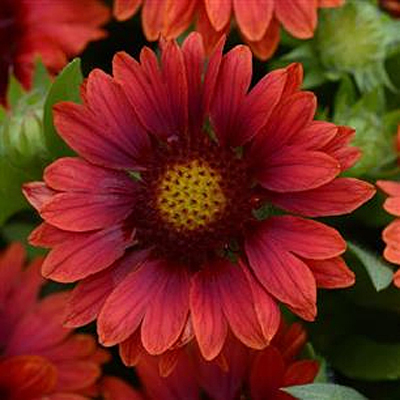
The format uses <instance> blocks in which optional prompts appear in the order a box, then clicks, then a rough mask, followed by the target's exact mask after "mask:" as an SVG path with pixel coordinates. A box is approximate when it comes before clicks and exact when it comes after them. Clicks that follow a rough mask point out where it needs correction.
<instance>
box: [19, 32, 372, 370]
mask: <svg viewBox="0 0 400 400" xmlns="http://www.w3.org/2000/svg"><path fill="white" fill-rule="evenodd" d="M203 54H204V49H203V46H202V41H201V37H200V36H199V35H198V34H192V35H190V36H189V37H188V38H187V39H186V41H185V42H184V44H183V45H182V48H179V47H178V46H177V44H176V43H175V42H166V43H164V44H163V51H162V56H161V63H159V62H158V60H157V58H156V56H155V54H154V53H153V52H152V51H150V50H149V49H147V48H145V49H144V50H143V51H142V53H141V63H140V64H139V63H138V62H137V61H135V60H134V59H132V58H131V57H130V56H128V55H127V54H125V53H119V54H117V55H116V57H115V59H114V68H113V70H114V77H111V76H108V75H106V74H105V73H103V72H101V71H99V70H95V71H93V72H92V73H91V74H90V76H89V78H88V80H87V82H86V85H85V86H84V88H83V91H84V94H83V99H84V104H83V105H78V104H74V103H61V104H58V105H57V106H56V107H55V123H56V125H57V128H58V131H59V133H60V135H61V136H62V137H63V138H64V140H65V141H66V142H67V143H68V144H69V145H70V146H71V147H72V148H73V149H74V150H75V151H76V152H77V153H78V154H79V156H80V157H77V158H62V159H59V160H58V161H56V162H54V163H53V164H52V165H50V166H49V167H48V168H47V169H46V170H45V174H44V182H33V183H30V184H28V185H26V186H25V188H24V191H25V194H26V196H27V198H28V199H29V201H30V202H31V204H32V205H33V206H34V207H35V208H36V209H37V210H38V211H39V213H40V215H41V216H42V217H43V218H44V220H45V222H44V223H43V224H42V225H41V226H40V227H38V228H37V229H36V230H35V231H34V232H33V233H32V235H31V238H30V240H31V242H32V243H33V244H35V245H41V246H45V247H50V248H51V249H52V250H51V252H50V254H49V255H48V257H47V258H46V260H45V262H44V264H43V268H42V273H43V274H44V275H45V276H46V277H49V278H51V279H54V280H57V281H60V282H76V281H80V283H79V284H78V285H77V286H76V288H75V289H74V291H73V294H72V298H71V300H70V302H69V310H70V311H69V315H68V317H67V323H68V324H69V325H70V326H80V325H83V324H86V323H88V322H90V321H92V320H94V319H95V318H98V324H97V326H98V333H99V335H100V340H101V342H102V343H103V344H105V345H106V346H111V345H114V344H117V343H120V344H121V352H122V354H123V356H124V359H125V361H126V362H127V363H129V362H130V361H129V358H130V356H129V354H130V352H131V349H132V348H133V347H134V344H135V343H136V342H137V338H138V333H140V334H139V341H140V340H141V341H142V343H143V345H144V347H145V348H146V350H147V351H148V352H149V353H151V354H160V353H163V352H165V351H166V350H168V349H169V348H171V347H173V346H175V345H176V344H177V343H179V342H180V341H182V340H183V339H182V338H183V337H184V336H185V335H186V333H185V332H188V331H189V332H190V331H191V328H193V332H194V336H195V337H196V339H197V341H198V343H199V345H200V349H201V351H202V353H203V355H204V356H205V357H206V358H207V359H212V358H214V357H216V356H217V355H218V354H219V352H220V351H221V349H222V347H223V344H224V342H225V338H226V336H227V332H228V327H230V328H231V329H232V331H233V333H234V334H235V335H236V337H238V338H239V339H240V340H241V341H242V342H243V343H245V344H246V345H248V346H250V347H254V348H258V349H261V348H264V347H265V346H266V345H267V344H268V343H269V341H270V340H271V338H272V337H273V336H274V334H275V332H276V330H277V329H278V325H279V315H280V312H279V308H278V305H277V303H278V302H283V303H284V304H286V305H287V306H288V307H289V308H290V309H291V310H292V311H293V312H295V313H296V314H298V315H299V316H301V317H302V318H305V319H307V320H313V319H314V318H315V315H316V288H317V286H318V287H324V288H337V287H345V286H349V285H351V284H352V283H353V282H354V275H353V273H352V272H351V271H350V270H349V269H348V268H347V266H346V265H345V263H344V261H343V260H342V258H341V257H340V255H341V254H342V253H343V252H344V251H345V248H346V244H345V241H344V240H343V239H342V237H341V236H340V235H339V233H338V232H337V231H336V230H334V229H332V228H330V227H328V226H326V225H324V224H322V223H320V222H316V221H313V220H311V219H309V218H307V217H316V216H325V215H339V214H344V213H348V212H351V211H352V210H354V209H355V208H357V207H358V206H359V205H361V204H362V203H364V202H365V201H366V200H368V199H369V198H370V197H371V196H372V195H373V194H374V189H373V187H372V186H371V185H369V184H367V183H365V182H362V181H359V180H356V179H352V178H338V175H339V174H340V172H341V171H342V170H345V169H347V168H349V167H350V166H351V165H353V164H354V162H355V161H356V159H357V157H358V153H354V149H353V148H351V147H349V146H348V141H349V140H350V139H351V137H352V135H353V131H352V130H351V129H349V128H346V127H337V126H335V125H333V124H330V123H325V122H321V121H314V120H313V117H314V113H315V108H316V101H315V97H314V95H313V94H312V93H307V92H302V91H301V90H300V84H301V80H302V71H301V67H300V66H299V65H291V66H290V67H288V68H286V69H281V70H277V71H274V72H272V73H271V74H269V75H267V76H266V77H265V78H264V79H262V80H261V81H260V82H259V83H258V84H257V85H256V86H254V87H253V88H252V89H251V90H250V91H249V86H250V81H251V74H252V71H251V58H252V56H251V52H250V51H249V49H248V48H247V47H245V46H238V47H236V48H234V49H233V50H231V51H230V52H229V53H227V54H226V55H225V56H223V55H222V43H220V45H219V46H218V48H217V49H216V51H215V52H214V53H213V55H212V56H211V58H210V60H209V62H208V64H207V67H206V68H205V70H204V65H205V62H204V61H205V60H204V56H203ZM292 214H296V215H292ZM300 215H302V216H300ZM310 243H313V246H310ZM140 335H141V339H140Z"/></svg>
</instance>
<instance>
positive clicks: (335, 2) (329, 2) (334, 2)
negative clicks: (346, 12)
mask: <svg viewBox="0 0 400 400" xmlns="http://www.w3.org/2000/svg"><path fill="white" fill-rule="evenodd" d="M344 2H345V0H318V7H340V6H342V5H343V4H344Z"/></svg>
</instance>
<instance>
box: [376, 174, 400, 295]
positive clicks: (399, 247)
mask: <svg viewBox="0 0 400 400" xmlns="http://www.w3.org/2000/svg"><path fill="white" fill-rule="evenodd" d="M376 185H377V186H378V187H379V188H380V189H381V190H382V191H383V192H385V193H386V194H387V195H388V196H389V197H388V198H387V199H386V200H385V202H384V203H383V208H384V209H385V210H386V211H387V212H388V213H389V214H392V215H394V216H395V217H397V218H396V219H395V220H394V221H393V222H391V223H390V224H389V225H388V226H387V227H386V228H385V229H384V230H383V232H382V239H383V241H384V242H385V244H386V247H385V250H384V251H383V256H384V257H385V258H386V260H388V261H389V262H391V263H393V264H397V265H400V240H399V237H400V236H399V235H400V219H399V218H398V217H400V183H399V182H394V181H378V182H377V183H376ZM393 282H394V284H395V285H396V286H397V287H400V273H399V271H397V272H396V273H395V274H394V277H393Z"/></svg>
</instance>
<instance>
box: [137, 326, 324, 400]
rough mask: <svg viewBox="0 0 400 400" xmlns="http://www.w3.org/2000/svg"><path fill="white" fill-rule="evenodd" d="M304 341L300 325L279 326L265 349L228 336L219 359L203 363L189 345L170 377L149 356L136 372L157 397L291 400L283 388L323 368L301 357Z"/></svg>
mask: <svg viewBox="0 0 400 400" xmlns="http://www.w3.org/2000/svg"><path fill="white" fill-rule="evenodd" d="M305 342H306V333H305V331H304V329H303V328H302V327H301V325H299V324H293V325H292V326H290V327H285V326H284V325H281V328H280V330H279V331H278V334H277V335H276V336H275V338H274V339H273V340H272V342H271V345H269V346H268V347H267V348H265V349H264V350H262V351H252V350H249V349H248V348H246V347H244V346H243V345H242V344H241V343H240V342H238V341H237V340H235V339H234V338H233V337H232V336H230V337H229V340H228V341H227V343H226V344H225V346H224V348H223V350H222V353H221V355H220V356H219V357H218V359H216V360H213V361H205V360H204V359H203V358H202V357H201V356H200V354H199V352H198V351H196V349H195V348H193V347H192V346H188V347H186V348H185V350H181V351H180V353H179V355H178V358H177V359H176V361H175V362H176V365H175V366H174V369H173V370H172V372H170V373H169V374H168V375H167V376H163V375H160V374H159V366H160V363H159V360H158V359H157V358H156V357H151V356H144V357H143V358H142V359H141V360H140V362H139V363H138V365H137V369H136V371H137V373H138V375H139V377H140V378H141V380H142V383H143V386H144V389H145V391H146V392H147V394H148V395H149V398H150V399H154V400H156V399H157V400H169V399H171V398H173V399H174V400H199V398H200V396H199V394H200V392H205V393H206V394H207V396H208V397H207V399H210V400H234V399H238V398H242V397H241V395H243V396H245V397H246V398H249V399H251V400H293V399H294V398H293V397H292V396H290V395H288V394H286V393H284V392H283V391H281V390H280V389H281V388H284V387H288V386H293V385H303V384H307V383H311V382H313V380H314V379H315V376H316V375H317V372H318V369H319V365H318V363H317V362H316V361H314V360H298V359H297V356H298V354H299V353H300V351H301V350H302V348H303V347H304V344H305ZM246 392H247V395H245V393H246ZM172 393H173V395H174V396H173V397H172V396H171V394H172ZM243 398H244V397H243Z"/></svg>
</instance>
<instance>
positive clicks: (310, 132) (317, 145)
mask: <svg viewBox="0 0 400 400" xmlns="http://www.w3.org/2000/svg"><path fill="white" fill-rule="evenodd" d="M338 129H339V128H338V127H337V126H336V125H335V124H332V123H330V122H325V121H312V122H311V123H310V124H309V125H308V126H307V127H306V128H304V129H303V130H302V132H301V135H297V136H294V137H293V138H292V140H291V141H290V144H291V145H292V146H299V147H301V148H302V149H307V150H321V149H322V148H323V147H324V146H325V145H326V144H327V143H329V142H331V141H332V140H333V139H334V138H335V136H336V135H337V133H338ZM324 152H326V153H328V154H330V153H329V151H326V150H324ZM334 158H336V157H335V156H334Z"/></svg>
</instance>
